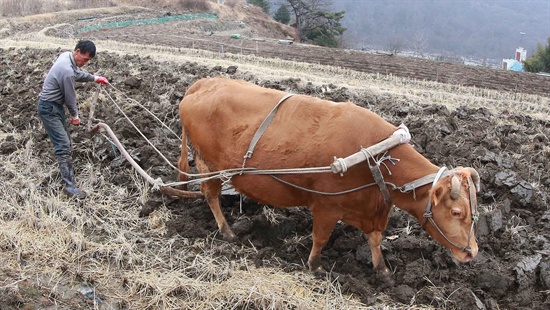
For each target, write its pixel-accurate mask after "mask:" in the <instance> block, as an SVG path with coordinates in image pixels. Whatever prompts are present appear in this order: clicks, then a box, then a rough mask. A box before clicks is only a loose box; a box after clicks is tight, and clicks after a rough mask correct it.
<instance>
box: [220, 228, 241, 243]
mask: <svg viewBox="0 0 550 310" xmlns="http://www.w3.org/2000/svg"><path fill="white" fill-rule="evenodd" d="M221 233H222V238H223V240H225V241H228V242H236V241H237V240H239V239H238V238H237V236H236V235H235V234H234V233H233V231H231V230H230V229H226V230H222V231H221Z"/></svg>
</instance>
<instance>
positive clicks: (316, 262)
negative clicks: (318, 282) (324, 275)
mask: <svg viewBox="0 0 550 310" xmlns="http://www.w3.org/2000/svg"><path fill="white" fill-rule="evenodd" d="M307 265H308V266H309V270H311V271H316V270H317V269H319V267H321V258H320V257H319V256H317V257H314V258H310V259H309V260H308V261H307Z"/></svg>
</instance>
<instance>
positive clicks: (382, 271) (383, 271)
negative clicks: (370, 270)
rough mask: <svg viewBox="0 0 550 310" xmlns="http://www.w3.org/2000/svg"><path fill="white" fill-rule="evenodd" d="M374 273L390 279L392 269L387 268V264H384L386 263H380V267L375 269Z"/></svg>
mask: <svg viewBox="0 0 550 310" xmlns="http://www.w3.org/2000/svg"><path fill="white" fill-rule="evenodd" d="M374 271H376V273H377V274H378V275H380V276H383V277H388V276H389V275H390V274H391V272H390V269H389V268H388V267H386V264H384V262H380V263H379V264H378V266H376V267H375V268H374Z"/></svg>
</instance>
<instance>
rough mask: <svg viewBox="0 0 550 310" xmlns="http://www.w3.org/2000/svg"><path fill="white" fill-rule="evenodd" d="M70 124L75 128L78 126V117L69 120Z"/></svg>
mask: <svg viewBox="0 0 550 310" xmlns="http://www.w3.org/2000/svg"><path fill="white" fill-rule="evenodd" d="M71 124H73V125H75V126H80V117H78V116H77V117H73V118H71Z"/></svg>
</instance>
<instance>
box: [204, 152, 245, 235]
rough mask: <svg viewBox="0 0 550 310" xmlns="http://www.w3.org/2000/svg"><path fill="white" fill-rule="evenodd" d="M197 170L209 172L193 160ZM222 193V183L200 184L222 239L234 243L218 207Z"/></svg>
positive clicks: (219, 181) (212, 181)
mask: <svg viewBox="0 0 550 310" xmlns="http://www.w3.org/2000/svg"><path fill="white" fill-rule="evenodd" d="M195 162H196V164H197V168H198V169H199V171H200V172H201V173H206V172H210V170H209V169H208V167H207V166H206V164H205V163H204V161H202V160H200V159H199V158H195ZM221 191H222V182H221V180H211V181H206V182H203V183H201V192H202V193H203V194H204V198H205V199H206V202H207V203H208V205H209V206H210V210H211V211H212V214H214V218H215V219H216V223H217V224H218V228H219V229H220V232H221V234H222V237H223V239H225V240H227V241H234V240H235V239H236V236H235V234H234V233H233V231H232V230H231V227H229V224H228V223H227V220H226V219H225V216H223V213H222V209H221V207H220V194H221Z"/></svg>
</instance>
